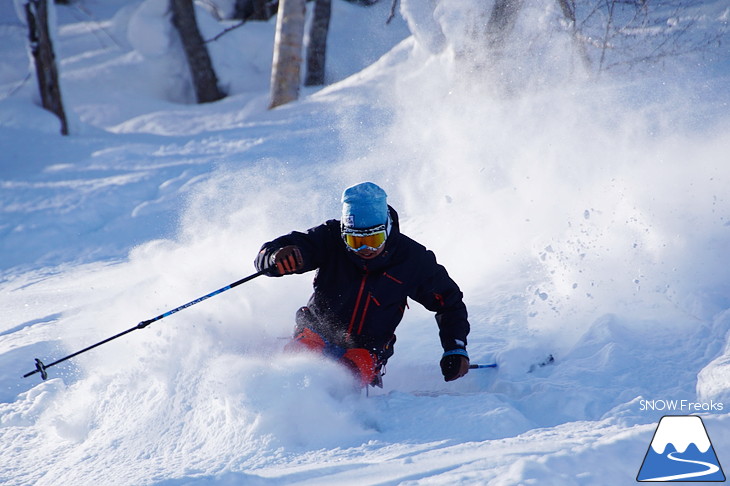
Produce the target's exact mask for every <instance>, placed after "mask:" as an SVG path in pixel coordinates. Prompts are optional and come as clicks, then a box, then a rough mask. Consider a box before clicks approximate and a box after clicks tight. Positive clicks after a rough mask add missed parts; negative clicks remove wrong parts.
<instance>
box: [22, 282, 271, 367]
mask: <svg viewBox="0 0 730 486" xmlns="http://www.w3.org/2000/svg"><path fill="white" fill-rule="evenodd" d="M265 272H266V271H265V270H262V271H260V272H256V273H254V274H252V275H249V276H248V277H245V278H242V279H241V280H236V281H235V282H233V283H231V284H228V285H226V286H225V287H221V288H220V289H218V290H215V291H213V292H211V293H209V294H206V295H204V296H202V297H198V298H197V299H195V300H193V301H190V302H188V303H187V304H183V305H181V306H180V307H176V308H174V309H172V310H169V311H167V312H165V313H164V314H160V315H159V316H157V317H153V318H152V319H148V320H146V321H142V322H140V323H139V324H137V325H136V326H134V327H131V328H129V329H127V330H126V331H122V332H120V333H119V334H115V335H114V336H112V337H110V338H107V339H104V340H103V341H99V342H98V343H96V344H92V345H91V346H89V347H86V348H84V349H82V350H81V351H76V352H75V353H73V354H69V355H68V356H65V357H63V358H61V359H58V360H56V361H54V362H53V363H49V364H43V362H42V361H41V360H40V359H38V358H36V360H35V370H33V371H30V372H28V373H26V374H24V375H23V378H28V377H29V376H31V375H34V374H36V373H40V374H41V378H43V379H44V380H45V379H47V378H48V372H47V371H46V370H47V369H48V368H50V367H51V366H56V365H57V364H59V363H63V362H64V361H66V360H68V359H71V358H73V357H76V356H78V355H80V354H81V353H85V352H87V351H90V350H92V349H94V348H96V347H97V346H101V345H102V344H106V343H108V342H109V341H113V340H114V339H117V338H120V337H122V336H124V335H125V334H129V333H130V332H132V331H136V330H137V329H144V328H145V327H147V326H149V325H150V324H152V323H153V322H157V321H159V320H162V319H164V318H165V317H167V316H170V315H172V314H174V313H176V312H179V311H181V310H183V309H187V308H188V307H190V306H193V305H195V304H198V303H200V302H203V301H204V300H207V299H210V298H211V297H213V296H216V295H218V294H221V293H223V292H225V291H226V290H230V289H232V288H234V287H238V286H239V285H241V284H243V283H246V282H248V281H249V280H253V279H255V278H256V277H258V276H260V275H263V274H264V273H265Z"/></svg>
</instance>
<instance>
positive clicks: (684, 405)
mask: <svg viewBox="0 0 730 486" xmlns="http://www.w3.org/2000/svg"><path fill="white" fill-rule="evenodd" d="M723 409H724V405H723V403H722V402H715V401H713V400H710V402H709V403H708V402H692V401H690V400H644V399H642V400H639V410H641V411H642V412H646V411H655V410H658V411H660V412H664V411H667V412H682V413H693V412H721V411H722V410H723Z"/></svg>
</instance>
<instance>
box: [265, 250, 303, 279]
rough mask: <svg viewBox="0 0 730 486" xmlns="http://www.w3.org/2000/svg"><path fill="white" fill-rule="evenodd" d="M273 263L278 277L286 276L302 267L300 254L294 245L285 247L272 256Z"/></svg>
mask: <svg viewBox="0 0 730 486" xmlns="http://www.w3.org/2000/svg"><path fill="white" fill-rule="evenodd" d="M273 263H274V265H276V269H277V270H278V271H279V275H288V274H290V273H294V272H296V271H297V270H301V269H302V268H303V267H304V259H303V258H302V252H301V251H300V250H299V248H298V247H296V246H294V245H289V246H285V247H283V248H281V249H279V250H277V251H276V253H274V255H273Z"/></svg>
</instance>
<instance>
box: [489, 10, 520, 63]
mask: <svg viewBox="0 0 730 486" xmlns="http://www.w3.org/2000/svg"><path fill="white" fill-rule="evenodd" d="M522 2H523V0H496V1H495V2H494V7H492V15H490V17H489V22H488V23H487V38H488V43H489V48H490V49H491V50H494V51H497V52H499V51H500V50H501V49H503V48H504V44H505V40H506V39H507V36H508V35H509V34H510V33H511V32H512V29H513V28H514V26H515V22H517V14H518V13H519V11H520V9H521V8H522Z"/></svg>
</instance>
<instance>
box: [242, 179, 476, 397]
mask: <svg viewBox="0 0 730 486" xmlns="http://www.w3.org/2000/svg"><path fill="white" fill-rule="evenodd" d="M386 198H387V195H386V193H385V191H384V190H383V189H381V188H380V187H379V186H377V185H376V184H373V183H372V182H363V183H361V184H356V185H354V186H351V187H348V188H347V189H345V191H344V192H343V194H342V220H341V221H338V220H329V221H327V222H325V223H323V224H321V225H319V226H316V227H314V228H311V229H309V230H307V232H306V233H302V232H297V231H294V232H292V233H290V234H288V235H285V236H281V237H279V238H276V239H275V240H273V241H270V242H268V243H265V244H264V245H263V246H262V247H261V250H260V252H259V254H258V257H257V258H256V262H255V263H256V268H257V269H258V270H259V271H265V272H266V275H269V276H282V275H287V274H292V273H305V272H309V271H311V270H317V274H316V276H315V278H314V284H313V285H314V293H313V294H312V296H311V297H310V299H309V302H308V303H307V305H306V306H305V307H302V308H300V309H299V310H298V311H297V314H296V327H295V330H294V337H293V340H292V341H291V342H290V343H289V344H288V345H287V348H288V349H308V350H312V351H315V352H319V353H322V354H324V355H326V356H329V357H331V358H333V359H335V360H338V361H340V362H341V363H343V364H345V365H346V366H348V367H349V368H350V369H351V370H352V371H353V373H354V374H355V376H356V377H357V378H358V379H359V380H360V383H361V384H362V385H363V386H367V385H373V386H380V387H382V379H381V376H382V374H383V373H384V368H383V367H384V365H385V363H386V361H387V360H388V358H389V357H390V356H392V354H393V344H394V343H395V334H394V332H395V329H396V327H397V326H398V324H399V323H400V321H401V319H402V318H403V313H404V312H405V310H406V307H407V306H408V304H407V298H408V297H410V298H411V299H413V300H415V301H416V302H419V303H420V304H422V305H423V306H424V307H425V308H427V309H428V310H430V311H433V312H435V313H436V322H437V323H438V327H439V337H440V340H441V345H442V347H443V349H444V353H443V355H442V357H441V361H440V366H441V372H442V374H443V376H444V380H445V381H452V380H456V379H457V378H461V377H462V376H464V375H465V374H466V373H467V372H468V371H469V355H468V354H467V352H466V344H467V341H466V337H467V334H469V322H468V320H467V310H466V306H465V305H464V302H463V300H462V293H461V290H460V289H459V287H458V285H457V284H456V283H455V282H454V281H453V280H452V279H451V278H450V277H449V275H448V273H447V272H446V269H445V268H444V267H443V266H441V265H439V264H438V263H437V262H436V257H435V255H434V254H433V252H431V251H430V250H427V249H426V248H425V247H424V246H423V245H421V244H419V243H417V242H416V241H414V240H412V239H411V238H409V237H407V236H406V235H404V234H402V233H401V232H400V227H399V224H398V214H397V213H396V211H395V210H394V209H393V208H392V207H390V206H389V205H388V204H387V200H386Z"/></svg>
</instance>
